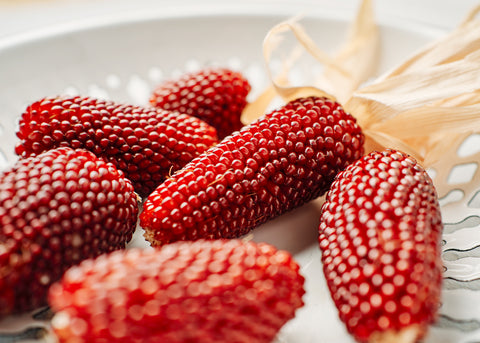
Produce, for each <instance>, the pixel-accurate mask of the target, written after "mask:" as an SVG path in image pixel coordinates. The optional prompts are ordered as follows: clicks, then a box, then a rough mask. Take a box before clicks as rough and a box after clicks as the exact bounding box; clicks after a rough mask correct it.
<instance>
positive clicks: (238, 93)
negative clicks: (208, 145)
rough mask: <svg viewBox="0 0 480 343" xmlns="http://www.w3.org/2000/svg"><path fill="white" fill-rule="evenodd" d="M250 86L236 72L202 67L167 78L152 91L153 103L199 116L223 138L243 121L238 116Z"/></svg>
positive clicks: (238, 127) (235, 129)
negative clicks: (174, 77) (176, 76)
mask: <svg viewBox="0 0 480 343" xmlns="http://www.w3.org/2000/svg"><path fill="white" fill-rule="evenodd" d="M250 89H251V86H250V84H249V83H248V80H247V79H246V78H245V77H244V76H243V75H242V74H241V73H239V72H235V71H233V70H230V69H227V68H213V67H211V68H205V69H202V70H200V71H196V72H192V73H187V74H184V75H182V76H181V77H179V78H177V79H172V80H168V81H166V82H164V83H162V84H161V85H159V86H158V87H157V88H156V89H155V90H154V92H153V94H152V97H151V99H150V102H151V104H152V105H154V106H157V107H160V108H164V109H166V110H170V111H173V110H175V111H179V112H181V113H186V114H189V115H191V116H195V117H198V118H200V119H202V120H204V121H206V122H207V123H209V124H210V125H212V126H213V127H215V128H216V129H217V131H218V136H219V137H220V138H224V137H225V136H227V135H229V134H230V133H232V132H233V131H237V130H239V129H240V128H241V127H242V126H243V124H242V122H241V121H240V116H241V114H242V111H243V109H244V108H245V106H246V105H247V95H248V93H249V92H250Z"/></svg>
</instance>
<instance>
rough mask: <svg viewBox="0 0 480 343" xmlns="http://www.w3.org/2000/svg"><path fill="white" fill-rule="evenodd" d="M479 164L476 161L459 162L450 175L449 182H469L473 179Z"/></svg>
mask: <svg viewBox="0 0 480 343" xmlns="http://www.w3.org/2000/svg"><path fill="white" fill-rule="evenodd" d="M477 168H478V165H477V164H476V163H473V162H472V163H465V164H459V165H456V166H455V167H453V168H452V170H451V171H450V174H449V175H448V179H447V182H448V183H449V184H459V183H467V182H470V181H472V179H473V177H474V175H475V172H476V171H477Z"/></svg>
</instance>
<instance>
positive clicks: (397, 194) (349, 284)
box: [319, 150, 442, 343]
mask: <svg viewBox="0 0 480 343" xmlns="http://www.w3.org/2000/svg"><path fill="white" fill-rule="evenodd" d="M319 230H320V237H319V242H320V248H321V249H322V252H323V254H322V261H323V265H324V266H323V269H324V273H325V277H326V279H327V283H328V286H329V288H330V292H331V295H332V297H333V300H334V302H335V304H336V306H337V308H338V310H339V315H340V319H341V320H342V321H343V322H344V323H345V325H346V327H347V329H348V331H349V332H350V333H351V334H352V335H353V336H354V337H355V338H356V340H358V341H359V342H399V343H404V342H417V340H419V339H421V338H422V337H423V335H424V334H425V331H426V329H427V326H428V325H429V324H431V323H432V322H433V321H434V320H435V317H436V313H437V309H438V307H439V301H440V292H441V282H442V263H441V259H440V253H441V247H440V239H441V232H442V221H441V215H440V208H439V204H438V201H437V194H436V191H435V188H434V185H433V183H432V180H431V179H430V177H429V176H428V174H427V173H426V171H425V170H424V169H423V168H422V167H421V166H420V165H419V164H418V163H417V162H416V161H415V160H414V159H413V158H411V157H409V156H407V155H405V154H403V153H401V152H398V151H393V150H386V151H382V152H373V153H371V154H369V155H367V156H365V157H364V158H362V159H361V160H359V161H357V162H356V163H354V164H352V165H350V166H349V167H347V168H346V169H345V171H343V172H341V173H339V175H338V177H337V179H336V180H335V181H334V183H333V184H332V188H331V189H330V191H329V192H328V194H327V198H326V201H325V203H324V205H323V208H322V215H321V224H320V228H319Z"/></svg>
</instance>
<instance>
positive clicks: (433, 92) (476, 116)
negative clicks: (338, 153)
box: [242, 0, 480, 195]
mask: <svg viewBox="0 0 480 343" xmlns="http://www.w3.org/2000/svg"><path fill="white" fill-rule="evenodd" d="M479 8H480V6H479ZM479 8H475V9H473V10H472V11H471V13H468V15H467V16H466V19H465V21H464V22H463V23H461V24H460V25H458V27H456V28H455V29H454V30H452V32H450V33H447V34H446V35H445V36H444V37H442V38H440V39H438V40H436V41H434V42H431V43H430V44H428V45H427V46H425V47H424V48H422V49H420V50H419V51H418V52H416V53H415V54H414V55H412V56H410V57H408V58H407V59H405V61H403V62H402V63H400V64H399V65H397V66H395V67H394V68H392V69H391V70H389V71H388V72H386V73H384V74H383V75H381V76H379V77H376V78H375V79H374V80H373V81H371V80H370V82H369V83H368V85H365V86H362V85H363V84H364V83H365V81H367V80H369V79H370V78H371V77H372V76H373V75H374V73H375V67H376V66H377V65H378V61H379V58H380V49H379V47H380V30H379V28H378V26H377V24H376V23H375V19H374V8H373V2H372V0H364V1H362V3H361V6H360V8H359V10H358V13H357V17H356V18H355V20H354V21H353V23H352V24H351V27H350V33H349V35H348V37H347V39H346V40H345V42H344V45H343V46H341V47H340V48H339V49H338V52H337V53H335V54H334V56H329V55H328V54H327V53H325V52H323V51H322V50H321V49H320V48H319V47H318V46H317V45H316V44H315V42H314V41H313V40H312V39H311V38H310V37H309V36H308V34H307V32H306V31H305V29H304V28H303V27H302V26H301V25H300V21H301V19H300V18H292V19H290V20H287V21H285V22H282V23H279V24H278V25H276V26H274V27H273V28H272V29H271V30H270V31H269V32H268V34H267V35H266V37H265V40H264V46H263V53H264V58H265V62H266V65H267V66H268V67H267V72H268V74H269V77H270V80H271V85H270V87H269V88H267V89H266V90H265V91H264V92H263V93H262V94H261V95H260V96H259V97H258V98H257V99H255V100H254V101H252V102H251V104H250V105H249V106H248V107H247V109H246V110H245V112H244V115H243V117H242V119H243V121H244V122H245V123H248V122H251V121H253V120H255V119H257V118H258V117H259V116H261V115H263V113H265V110H266V109H267V107H268V105H269V104H270V103H271V102H272V100H273V99H274V98H275V97H281V98H282V99H283V101H285V102H286V101H289V100H293V99H295V98H298V97H301V96H308V95H317V96H327V97H330V98H332V99H335V100H337V101H339V102H340V103H341V104H343V105H344V107H345V109H346V110H347V111H348V112H350V113H351V114H353V115H354V116H355V117H356V118H357V120H358V122H359V124H360V126H361V127H362V129H363V132H364V133H365V135H366V144H365V148H366V152H369V151H372V150H375V149H380V148H396V149H400V150H403V151H404V152H407V153H409V154H411V155H413V156H414V157H415V158H417V159H418V160H419V162H420V163H422V164H423V165H424V166H425V167H426V168H431V169H432V170H435V171H436V185H437V191H438V193H439V195H445V194H446V193H448V192H449V191H450V190H451V189H453V188H455V187H458V185H452V184H448V182H447V178H448V175H449V173H450V170H451V169H452V167H453V166H454V165H456V164H463V163H471V162H474V163H477V164H478V161H480V153H477V154H474V155H471V156H468V157H459V156H458V154H457V150H458V148H459V146H460V144H462V142H463V141H464V139H465V138H466V137H467V136H469V135H470V134H472V133H475V132H479V131H480V21H479V20H477V18H476V16H477V13H478V12H479ZM287 33H288V34H292V33H293V34H294V36H295V38H296V39H297V41H298V46H297V47H295V48H293V49H291V51H290V52H289V54H288V56H287V58H284V59H283V61H282V62H283V64H282V65H283V68H282V69H281V70H280V72H279V73H277V75H273V73H272V71H271V70H270V67H269V66H270V64H271V60H272V55H273V53H274V52H275V51H277V50H281V43H282V41H283V39H284V38H285V37H284V36H285V35H286V34H287ZM304 52H307V53H308V54H310V55H311V56H313V57H314V58H315V61H316V63H319V64H321V65H322V67H323V69H322V73H321V74H320V75H318V76H317V77H316V79H315V80H314V82H313V83H312V84H306V85H300V86H298V85H296V86H294V85H292V84H291V83H290V81H289V79H288V72H289V70H291V68H292V67H294V66H295V62H296V61H297V60H298V58H299V56H300V55H301V54H302V53H304ZM478 174H480V173H477V175H478ZM477 178H478V177H474V179H473V180H471V181H470V182H471V184H466V185H462V188H463V190H464V192H467V193H468V192H469V190H472V189H474V188H475V187H473V185H474V184H473V183H475V185H478V182H480V180H477ZM470 186H472V187H470Z"/></svg>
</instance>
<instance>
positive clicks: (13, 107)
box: [0, 9, 480, 343]
mask: <svg viewBox="0 0 480 343" xmlns="http://www.w3.org/2000/svg"><path fill="white" fill-rule="evenodd" d="M247 12H248V11H244V12H243V13H238V11H236V10H228V9H224V13H215V14H208V13H207V12H206V11H205V12H202V13H200V14H198V13H197V14H193V13H189V14H185V13H183V14H174V13H173V12H166V13H165V15H162V13H160V12H157V11H155V12H154V13H150V14H146V13H142V14H132V15H131V16H126V15H121V16H118V17H116V16H110V17H108V18H102V19H101V20H98V21H97V20H90V21H86V22H81V21H79V22H76V23H74V24H68V25H62V26H60V27H58V28H55V27H52V28H50V29H49V30H47V31H42V32H32V33H29V34H23V35H22V36H21V37H19V38H18V39H14V38H12V37H9V38H8V39H4V40H0V108H1V110H0V166H2V167H4V166H6V165H8V164H9V163H11V162H13V161H14V160H15V159H16V157H15V155H14V153H13V146H14V142H15V136H14V131H15V127H16V120H17V118H18V116H19V115H20V114H21V112H22V111H23V109H24V108H25V107H26V105H27V104H28V103H30V102H32V101H34V100H37V99H39V98H41V97H44V96H49V95H56V94H60V93H77V94H82V95H93V96H98V97H106V98H110V99H112V100H116V101H122V102H129V103H135V104H146V101H147V99H148V95H149V92H150V91H151V89H152V87H153V86H154V85H155V84H157V83H158V82H159V81H161V80H162V79H163V78H166V77H169V76H172V75H177V74H179V73H181V72H183V71H186V70H192V69H196V68H198V67H200V66H203V65H206V64H218V65H226V66H230V67H233V68H236V69H239V70H241V71H243V72H244V73H245V75H246V76H247V77H248V78H249V79H250V80H251V82H252V84H253V90H252V94H251V96H252V97H254V96H255V95H256V94H257V93H258V92H259V91H261V90H262V89H263V87H264V86H265V85H266V83H267V79H266V72H265V70H264V66H263V60H262V56H261V44H262V40H263V38H264V36H265V34H266V32H267V31H268V29H269V28H270V27H272V26H273V25H274V24H276V23H278V22H279V21H281V20H283V19H285V17H286V16H285V13H280V14H279V13H277V14H271V13H270V12H271V11H267V10H266V9H264V10H263V11H257V12H255V14H248V13H247ZM291 14H292V15H294V14H297V13H291ZM337 14H338V13H337ZM337 14H335V13H334V12H328V13H325V14H323V15H322V14H321V13H315V15H307V16H306V17H305V19H304V20H303V21H302V22H303V23H304V25H305V26H306V27H307V29H308V31H309V33H310V34H311V35H312V37H313V38H314V39H315V40H316V41H317V43H319V44H321V45H322V47H324V49H325V50H327V51H328V50H331V49H333V48H334V47H335V46H336V44H337V43H338V42H339V41H341V40H342V39H343V38H344V35H345V30H346V28H347V20H348V19H349V18H345V16H342V15H337ZM380 21H381V22H382V20H380ZM381 33H382V59H381V66H380V69H381V70H385V69H387V68H388V67H390V66H393V65H395V64H396V63H397V62H399V61H401V60H403V59H404V58H405V57H406V56H407V55H408V54H410V53H411V52H413V51H414V50H415V49H417V48H419V47H421V46H423V45H424V44H426V43H427V42H430V41H431V40H432V39H433V38H434V37H437V36H439V35H441V34H442V32H441V31H440V30H438V29H435V28H432V27H428V26H423V25H420V24H419V23H418V22H408V21H404V20H402V19H399V18H397V19H395V20H393V19H392V20H390V19H389V20H388V21H383V23H382V29H381ZM7 80H8V81H7ZM321 203H322V200H321V199H318V200H316V201H314V202H312V203H310V204H307V205H305V206H303V207H301V208H299V209H297V210H295V211H293V212H291V213H288V214H286V215H284V216H282V217H280V218H277V219H276V220H274V221H271V222H269V223H267V224H265V225H263V226H262V227H260V228H258V229H257V230H255V231H254V233H253V239H254V240H257V241H267V242H269V243H272V244H274V245H276V246H277V247H279V248H282V249H287V250H289V251H291V252H292V253H294V254H295V257H296V258H297V260H298V261H299V262H300V263H301V265H302V273H303V274H304V275H305V276H306V288H307V295H306V296H305V302H306V306H305V307H304V308H302V309H300V310H299V311H298V313H297V317H296V318H295V319H294V320H292V321H291V322H289V323H288V324H287V325H286V326H285V327H284V329H283V330H282V331H281V333H280V334H279V336H278V338H277V341H276V342H277V343H280V342H281V343H313V342H315V343H322V342H329V343H331V342H345V343H351V342H353V340H352V339H351V338H350V337H349V336H348V334H347V333H346V332H345V329H344V328H343V326H342V324H341V323H340V322H339V320H338V319H337V313H336V310H335V308H334V307H333V305H332V302H331V299H330V297H329V294H328V291H327V288H326V284H325V281H324V278H323V273H322V269H321V263H320V251H319V249H318V246H317V225H318V217H319V208H320V205H321ZM455 203H458V204H456V205H455ZM455 206H456V207H455ZM466 206H467V205H466V203H465V201H463V200H462V201H456V202H455V201H453V205H452V203H450V204H448V205H446V207H445V218H448V219H447V220H449V221H447V226H446V227H447V230H446V233H445V235H446V236H445V242H446V243H445V246H444V251H445V253H444V259H445V260H446V267H447V270H446V272H445V277H446V282H445V287H444V289H445V291H444V296H443V306H442V310H441V316H440V320H439V322H438V324H437V325H436V326H435V327H433V328H432V330H431V332H430V335H429V336H428V338H427V340H426V342H428V343H433V342H435V343H447V342H458V343H462V342H464V343H467V342H469V343H472V342H479V341H480V311H479V310H477V309H478V308H479V306H480V285H479V284H480V270H479V268H478V267H477V265H478V263H477V261H480V260H479V256H480V253H479V252H478V251H479V248H478V246H479V245H480V235H479V234H478V232H479V230H478V226H479V225H480V219H478V218H480V217H479V216H478V214H476V212H478V208H477V209H475V208H473V209H472V208H470V210H469V211H467V212H465V211H464V208H465V207H466ZM464 219H465V220H464ZM449 223H459V224H449ZM132 244H133V245H140V246H142V245H144V242H143V239H142V237H141V235H137V236H136V238H135V241H134V242H133V243H132ZM29 317H30V316H27V315H26V316H22V317H20V318H17V317H14V318H7V319H6V320H3V321H1V322H0V342H12V341H15V340H12V337H13V336H12V335H14V333H15V332H16V331H19V330H20V331H22V330H23V329H24V328H25V327H35V326H38V325H40V326H42V327H47V328H48V322H46V321H42V320H34V321H32V320H30V319H29ZM25 325H27V326H25ZM31 332H32V331H26V334H25V332H24V336H27V337H28V336H29V333H31ZM45 340H46V339H43V341H45ZM30 341H31V340H30Z"/></svg>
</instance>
